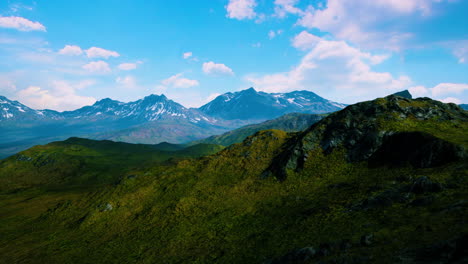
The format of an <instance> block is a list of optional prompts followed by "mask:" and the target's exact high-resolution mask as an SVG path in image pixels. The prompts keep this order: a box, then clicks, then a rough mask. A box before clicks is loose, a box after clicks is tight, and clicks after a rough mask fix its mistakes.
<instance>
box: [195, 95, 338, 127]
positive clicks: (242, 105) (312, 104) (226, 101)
mask: <svg viewBox="0 0 468 264" xmlns="http://www.w3.org/2000/svg"><path fill="white" fill-rule="evenodd" d="M344 107H345V105H344V104H340V103H335V102H332V101H329V100H327V99H324V98H322V97H320V96H318V95H317V94H315V93H313V92H310V91H294V92H290V93H265V92H257V91H256V90H255V89H254V88H249V89H247V90H243V91H240V92H235V93H225V94H222V95H220V96H218V97H216V98H215V99H214V100H213V101H211V102H209V103H207V104H205V105H203V106H202V107H200V110H201V111H202V112H203V113H205V114H207V115H210V116H213V117H217V118H223V119H227V120H233V119H241V120H266V119H272V118H276V117H279V116H281V115H284V114H287V113H293V112H299V113H310V114H320V113H329V112H334V111H338V110H341V109H343V108H344Z"/></svg>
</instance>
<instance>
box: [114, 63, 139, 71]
mask: <svg viewBox="0 0 468 264" xmlns="http://www.w3.org/2000/svg"><path fill="white" fill-rule="evenodd" d="M118 68H119V69H120V70H123V71H131V70H134V69H136V68H137V63H130V62H128V63H121V64H119V66H118Z"/></svg>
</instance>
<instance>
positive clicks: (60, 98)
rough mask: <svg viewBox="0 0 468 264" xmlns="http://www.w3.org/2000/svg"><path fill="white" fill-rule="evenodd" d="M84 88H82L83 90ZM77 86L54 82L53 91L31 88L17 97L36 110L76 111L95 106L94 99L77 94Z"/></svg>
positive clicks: (36, 87)
mask: <svg viewBox="0 0 468 264" xmlns="http://www.w3.org/2000/svg"><path fill="white" fill-rule="evenodd" d="M82 88H83V87H81V89H82ZM76 89H78V88H77V87H76V86H73V85H71V84H70V83H68V82H65V81H53V82H52V83H51V89H42V88H41V87H39V86H29V87H28V88H26V89H23V90H20V91H19V92H18V93H17V95H16V96H17V97H18V98H20V99H21V102H22V103H24V104H26V105H28V106H29V107H32V108H34V109H54V110H58V111H66V110H74V109H77V108H79V107H82V106H85V105H91V104H93V103H94V102H95V101H96V99H94V98H93V97H87V96H80V95H78V94H76Z"/></svg>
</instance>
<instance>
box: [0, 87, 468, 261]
mask: <svg viewBox="0 0 468 264" xmlns="http://www.w3.org/2000/svg"><path fill="white" fill-rule="evenodd" d="M467 128H468V120H467V117H466V112H465V111H462V110H461V109H460V108H458V107H457V106H455V105H453V104H442V103H440V102H436V101H433V100H430V99H416V100H410V99H405V98H402V97H397V96H391V97H387V98H380V99H377V100H374V101H370V102H363V103H360V104H356V105H352V106H348V107H347V108H346V109H344V110H342V111H340V112H337V113H335V114H331V115H329V116H327V117H326V118H324V119H323V120H321V121H319V122H318V123H316V124H314V125H312V126H311V127H310V128H308V129H307V130H305V131H304V132H303V133H289V134H288V133H286V132H283V131H279V130H266V131H259V132H257V133H255V134H254V135H251V136H249V137H248V138H246V139H245V140H244V141H243V142H242V143H240V144H234V145H232V146H231V147H229V148H226V149H224V150H222V151H220V152H217V153H216V154H213V155H210V156H206V157H202V158H199V159H193V160H182V161H171V162H166V163H163V164H161V163H154V164H152V163H151V162H149V163H147V164H145V165H144V166H142V167H138V165H136V163H135V166H137V167H133V165H131V168H127V169H126V170H119V171H121V172H120V175H121V176H122V177H121V180H120V181H118V182H113V184H104V185H100V186H99V188H90V187H88V188H84V187H83V188H80V189H76V188H75V189H66V188H65V187H66V186H63V188H61V189H54V190H49V189H48V188H49V187H50V186H48V185H45V186H41V185H36V186H35V188H25V189H22V190H17V189H16V192H12V190H11V189H10V191H8V190H6V189H5V187H3V188H4V190H5V192H4V193H3V194H2V196H1V198H2V199H0V215H1V216H2V217H1V218H0V260H1V261H2V262H7V263H19V262H21V263H76V262H80V263H402V262H404V263H431V262H433V263H447V264H448V263H465V262H466V260H467V258H468V252H467V251H466V241H467V235H468V227H467V225H466V219H467V217H468V205H467V203H466V197H468V192H467V190H468V188H467V187H468V178H467V175H468V167H467V164H468V162H467V159H466V156H463V155H460V156H456V155H455V156H452V158H453V159H445V160H442V162H439V163H433V162H432V163H431V162H430V163H425V164H426V165H427V166H424V167H422V166H419V164H421V163H419V162H417V163H412V162H406V161H409V160H407V159H409V158H411V159H416V160H417V159H419V161H425V160H426V158H427V156H418V155H415V156H412V155H411V156H404V155H401V156H398V157H399V158H400V160H399V161H403V162H402V163H398V164H393V163H391V164H381V163H379V162H376V163H373V162H372V159H371V157H373V156H374V155H376V156H374V157H382V156H381V155H384V156H385V154H391V153H393V152H394V150H395V149H392V147H393V146H397V147H399V146H405V145H406V143H407V142H405V139H407V137H406V136H407V134H408V133H409V134H411V135H413V134H412V133H416V134H415V135H417V136H416V139H417V140H416V141H412V142H413V144H415V145H416V146H413V147H414V149H416V150H418V149H424V147H425V146H431V148H429V150H430V151H431V153H432V154H434V155H435V156H434V157H436V156H438V155H439V154H441V153H447V152H446V151H448V153H461V154H463V153H465V151H466V150H464V149H463V148H466V146H467V140H468V138H467V134H466V131H467ZM335 131H336V132H335ZM390 132H391V133H390ZM367 133H370V135H371V136H370V137H368V136H366V135H367ZM401 133H403V135H404V136H403V138H399V135H401ZM404 133H407V134H404ZM423 134H424V135H429V136H422V137H420V136H419V135H423ZM380 135H385V136H382V137H381V136H380ZM395 135H396V136H397V137H394V136H395ZM402 139H403V140H402ZM410 139H411V140H413V139H414V137H412V136H410ZM387 140H391V142H390V143H394V142H395V143H397V144H396V145H395V144H389V145H388V144H386V142H387V143H389V141H387ZM426 143H429V144H426ZM59 144H60V143H59ZM106 144H107V143H106ZM108 144H113V143H111V142H109V143H108ZM447 146H449V147H448V148H447ZM56 147H57V146H54V145H51V146H50V147H49V149H38V148H36V149H31V150H29V151H30V152H28V153H29V154H28V155H26V156H27V157H32V156H33V155H35V154H34V153H36V152H37V151H39V152H40V154H41V155H39V156H37V157H40V156H44V155H47V154H48V153H54V151H56ZM452 147H454V148H452ZM60 148H61V147H60ZM115 149H118V148H115ZM397 150H398V149H397ZM403 150H406V149H404V148H403ZM61 151H63V150H61ZM67 151H74V153H80V150H79V149H78V150H73V149H69V150H67ZM398 151H400V150H398ZM397 153H398V152H397ZM400 153H401V152H400ZM83 154H84V155H83V156H84V157H88V156H89V157H90V158H93V157H95V156H96V155H89V152H88V151H85V152H84V153H83ZM49 155H51V154H49ZM74 156H75V157H69V156H67V157H65V158H64V162H65V161H66V160H68V163H70V164H74V162H76V160H77V158H76V156H77V154H75V155H74ZM124 156H125V155H124ZM18 157H19V156H14V157H11V158H9V159H7V160H5V161H2V162H0V179H2V181H3V182H8V181H12V182H14V179H17V178H18V177H20V176H21V175H24V173H25V172H27V173H34V174H36V175H38V177H39V176H40V177H39V178H43V179H48V177H49V176H48V175H50V173H49V172H51V171H54V170H61V169H64V168H62V167H61V166H55V165H54V163H52V162H49V163H47V162H46V164H45V165H43V166H28V167H27V168H26V167H25V166H24V165H22V166H20V165H19V164H20V163H21V162H23V163H28V162H31V163H33V164H38V165H41V164H43V162H42V161H44V159H39V160H38V159H36V158H34V161H32V160H31V161H28V160H27V159H24V158H20V159H19V160H18ZM115 158H116V161H119V160H123V157H118V156H116V157H115ZM304 158H305V159H304ZM392 159H393V157H392ZM45 160H47V159H45ZM78 160H79V159H78ZM294 160H295V163H296V165H297V164H301V166H300V167H298V166H289V167H287V168H286V170H285V176H286V177H284V178H281V181H278V180H277V179H275V178H274V177H268V175H265V173H264V172H265V171H269V170H270V171H271V173H272V175H275V176H277V174H276V173H277V172H278V171H277V170H276V169H283V168H284V167H285V166H288V163H289V161H294ZM429 160H431V159H429ZM276 163H278V164H279V165H280V166H278V167H274V166H272V165H274V164H276ZM292 163H294V162H290V164H291V165H293V164H292ZM15 166H16V167H15ZM87 166H88V165H87V164H84V165H83V166H82V167H80V170H76V171H73V170H72V171H71V172H73V173H76V174H71V175H74V176H75V177H78V178H82V177H84V175H83V174H80V171H83V170H84V171H87V168H88V167H87ZM21 167H22V168H25V169H24V171H18V170H15V169H14V168H21ZM124 167H125V166H124ZM5 168H7V169H8V170H5ZM42 168H47V169H42ZM103 168H105V166H104V167H103ZM108 169H111V168H109V167H108ZM103 173H104V171H103ZM34 179H36V178H32V179H31V180H34ZM0 186H7V185H5V184H2V185H0ZM13 190H15V189H13Z"/></svg>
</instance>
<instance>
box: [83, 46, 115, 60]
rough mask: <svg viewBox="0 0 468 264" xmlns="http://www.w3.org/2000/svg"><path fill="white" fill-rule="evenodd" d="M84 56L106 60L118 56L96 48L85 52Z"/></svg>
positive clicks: (109, 51) (113, 52)
mask: <svg viewBox="0 0 468 264" xmlns="http://www.w3.org/2000/svg"><path fill="white" fill-rule="evenodd" d="M86 56H88V58H105V59H108V58H109V57H119V56H120V54H119V53H117V52H116V51H112V50H106V49H103V48H98V47H91V48H89V49H87V50H86Z"/></svg>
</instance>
